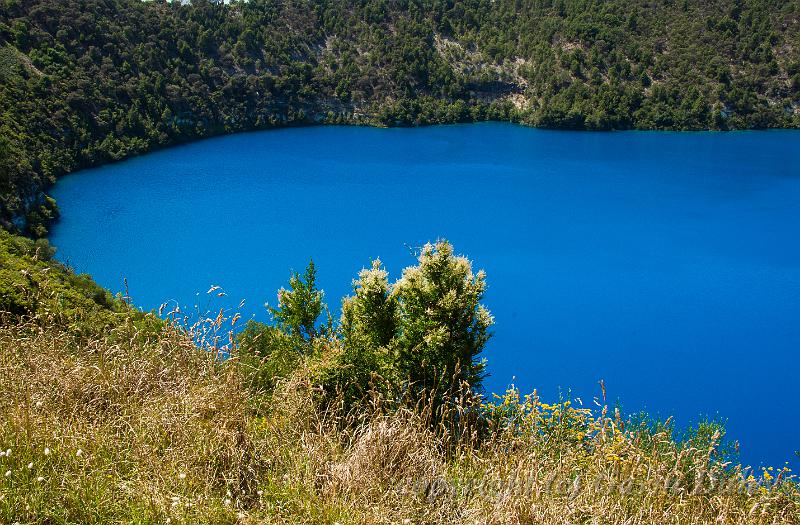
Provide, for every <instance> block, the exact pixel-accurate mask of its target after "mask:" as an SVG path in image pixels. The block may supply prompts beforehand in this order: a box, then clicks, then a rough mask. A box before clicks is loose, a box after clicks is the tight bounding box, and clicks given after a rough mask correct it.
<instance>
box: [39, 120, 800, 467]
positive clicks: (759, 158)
mask: <svg viewBox="0 0 800 525" xmlns="http://www.w3.org/2000/svg"><path fill="white" fill-rule="evenodd" d="M54 196H55V198H56V199H57V201H58V203H59V205H60V207H61V211H62V215H63V217H62V219H61V221H60V222H59V223H58V224H57V225H56V226H55V227H54V228H53V232H52V236H51V242H52V243H53V244H54V245H55V246H57V247H58V250H59V252H58V253H59V257H60V258H61V259H62V260H64V261H67V262H68V263H69V264H71V265H72V266H73V267H74V268H75V269H76V270H78V271H82V272H88V273H90V274H91V275H93V276H94V277H95V279H96V280H97V281H98V282H99V283H100V284H102V285H104V286H106V287H108V288H110V289H111V290H113V291H120V290H122V289H123V277H127V279H128V283H129V286H130V293H131V295H132V297H133V299H134V302H135V303H136V304H137V305H140V306H141V307H143V308H146V309H152V308H157V307H158V306H159V305H160V304H161V303H163V302H165V301H167V300H175V301H178V302H180V303H181V304H183V305H184V306H185V307H188V308H189V309H192V308H194V305H199V308H206V307H208V306H210V307H211V308H212V309H213V308H218V307H219V306H220V305H222V304H227V305H231V304H238V302H239V300H240V299H246V305H245V307H244V314H245V316H247V317H249V316H255V317H256V318H257V319H259V320H267V316H266V313H265V310H264V308H263V303H264V302H265V301H270V302H274V301H275V292H276V290H277V289H278V288H279V287H280V286H281V285H283V284H285V282H286V280H287V278H288V276H289V270H290V269H297V270H302V269H303V268H304V267H305V265H306V263H307V262H308V259H309V257H313V258H314V261H315V262H316V264H317V267H318V270H319V279H320V282H321V285H322V286H323V288H324V289H325V290H326V296H327V300H328V303H329V304H330V305H331V307H332V308H333V309H334V310H338V307H339V305H340V298H341V297H342V296H343V295H345V294H346V293H348V292H349V291H350V283H351V280H352V279H353V278H354V277H355V276H356V273H357V271H358V270H359V269H360V268H362V267H364V266H367V265H368V264H369V262H370V260H371V258H374V257H378V256H380V257H381V258H382V260H383V261H384V262H385V263H386V265H387V268H388V269H389V271H390V272H391V274H392V276H393V278H397V277H399V275H400V272H401V270H402V268H403V267H405V266H407V265H411V264H413V263H414V259H413V257H412V256H411V250H412V249H413V247H414V246H419V245H421V244H423V243H425V242H426V241H430V240H436V239H437V238H440V237H444V238H447V239H449V240H450V241H452V242H453V244H454V245H455V247H456V250H457V251H458V252H460V253H463V254H465V255H468V256H469V257H470V258H471V259H472V260H474V261H475V262H476V265H477V266H478V267H481V268H484V269H485V270H486V272H487V274H488V282H489V289H488V292H487V295H486V299H485V302H486V303H487V305H488V307H489V308H490V309H491V310H492V313H493V314H494V315H495V318H496V326H495V337H494V339H493V340H492V341H491V342H490V344H489V346H488V349H487V351H486V352H485V354H484V355H485V357H486V358H487V359H488V361H489V370H490V372H491V377H490V378H489V379H488V380H487V383H486V386H487V387H488V389H489V390H493V391H502V390H503V389H505V387H506V386H507V385H508V384H510V383H511V382H514V383H515V384H516V385H517V386H519V387H520V388H521V389H523V390H524V391H530V390H532V389H533V388H537V389H539V392H540V393H541V395H542V396H543V397H544V398H545V399H546V400H555V399H556V398H557V397H558V395H559V392H563V393H564V394H565V395H566V394H567V392H568V391H569V390H570V389H571V393H572V394H571V395H572V396H581V397H582V399H583V400H584V403H588V404H591V399H592V397H594V396H599V387H598V383H597V382H598V380H599V379H601V378H602V379H604V380H605V383H606V385H607V388H608V393H609V396H610V397H611V398H612V399H617V398H618V399H619V400H620V401H621V402H622V405H623V409H624V410H625V411H627V412H633V411H638V410H641V409H646V410H648V411H650V412H651V413H654V414H659V415H661V416H662V417H666V416H668V415H675V416H676V418H677V419H678V421H679V422H680V423H682V424H687V423H692V422H694V421H697V419H698V417H700V416H703V415H708V416H711V417H716V416H719V417H721V418H723V419H727V420H728V430H729V435H730V436H732V437H733V438H736V439H739V440H740V441H741V442H742V448H741V451H742V460H743V461H745V462H749V463H752V464H753V465H757V464H759V463H762V462H764V463H768V464H774V465H776V466H780V465H783V462H784V461H786V460H790V461H792V462H793V464H794V465H795V466H797V465H798V464H799V463H800V460H798V458H797V456H795V455H794V451H795V450H798V449H800V393H798V377H800V358H799V354H798V349H800V243H799V242H798V240H800V133H798V132H789V131H785V132H783V131H773V132H743V133H642V132H630V133H627V132H626V133H577V132H550V131H541V130H534V129H528V128H524V127H519V126H514V125H507V124H476V125H461V126H442V127H430V128H421V129H388V130H386V129H369V128H347V127H313V128H301V129H288V130H280V131H267V132H259V133H249V134H241V135H235V136H229V137H223V138H218V139H212V140H207V141H203V142H198V143H194V144H191V145H187V146H181V147H176V148H173V149H169V150H165V151H160V152H157V153H152V154H149V155H146V156H143V157H140V158H136V159H132V160H129V161H125V162H122V163H118V164H113V165H109V166H105V167H101V168H98V169H93V170H87V171H84V172H81V173H77V174H74V175H70V176H68V177H66V178H64V179H63V180H61V181H60V182H59V183H58V184H57V185H56V187H55V189H54ZM212 284H215V285H220V286H222V287H223V289H224V290H225V291H226V292H227V294H228V297H229V302H228V303H220V302H219V300H215V301H214V302H212V303H211V304H210V305H209V302H208V301H209V296H208V295H206V293H205V292H206V290H207V289H208V288H209V286H210V285H212ZM197 294H199V295H197Z"/></svg>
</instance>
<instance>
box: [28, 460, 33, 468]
mask: <svg viewBox="0 0 800 525" xmlns="http://www.w3.org/2000/svg"><path fill="white" fill-rule="evenodd" d="M32 468H33V461H31V462H30V463H28V470H30V469H32Z"/></svg>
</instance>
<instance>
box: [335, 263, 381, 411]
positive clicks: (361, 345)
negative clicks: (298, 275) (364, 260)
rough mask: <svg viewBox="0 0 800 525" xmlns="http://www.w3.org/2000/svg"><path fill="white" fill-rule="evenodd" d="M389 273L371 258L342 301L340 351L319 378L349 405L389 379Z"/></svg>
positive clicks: (379, 387)
mask: <svg viewBox="0 0 800 525" xmlns="http://www.w3.org/2000/svg"><path fill="white" fill-rule="evenodd" d="M388 277H389V275H388V273H387V272H386V270H384V269H383V268H381V261H380V260H375V261H373V263H372V267H371V268H369V269H366V268H365V269H363V270H361V271H360V272H359V274H358V279H356V280H354V281H353V295H351V296H350V297H345V298H344V300H343V301H342V317H341V322H340V329H341V334H342V346H341V353H340V354H339V355H338V356H337V358H336V360H335V361H334V362H333V363H331V366H329V367H328V369H327V370H326V371H325V374H324V377H323V378H322V381H323V383H324V384H326V385H327V386H328V387H330V388H331V389H332V390H334V391H336V392H337V393H341V394H342V395H343V396H344V400H345V402H346V403H347V404H348V405H349V404H352V403H354V402H358V401H360V400H363V399H364V393H365V392H366V391H367V389H369V388H377V389H383V387H384V386H386V384H387V380H391V376H392V370H393V368H392V363H391V361H390V360H389V347H390V345H391V343H392V341H393V340H394V337H395V335H396V331H397V319H396V311H397V301H396V299H395V298H394V297H392V295H391V288H390V286H389V278H388Z"/></svg>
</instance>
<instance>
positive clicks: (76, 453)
mask: <svg viewBox="0 0 800 525" xmlns="http://www.w3.org/2000/svg"><path fill="white" fill-rule="evenodd" d="M75 455H76V456H78V457H81V456H82V455H83V450H81V449H78V451H77V452H75Z"/></svg>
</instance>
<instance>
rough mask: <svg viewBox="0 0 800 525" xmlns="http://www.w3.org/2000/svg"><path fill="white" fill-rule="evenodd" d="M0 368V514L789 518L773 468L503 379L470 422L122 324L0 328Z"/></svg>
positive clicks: (90, 517)
mask: <svg viewBox="0 0 800 525" xmlns="http://www.w3.org/2000/svg"><path fill="white" fill-rule="evenodd" d="M309 366H312V365H309ZM0 371H1V373H0V392H1V393H2V395H0V449H2V451H3V453H2V456H1V457H0V475H3V477H2V479H0V522H3V523H9V524H11V523H243V524H246V523H341V524H344V523H365V524H371V523H409V524H410V523H498V524H500V523H503V524H506V523H510V524H514V523H541V524H568V523H570V524H571V523H587V524H595V523H596V524H601V523H620V524H621V523H625V524H653V523H658V524H661V523H663V524H700V523H723V524H734V523H741V524H745V523H747V524H751V523H755V524H759V523H761V524H767V523H771V524H772V523H774V524H778V523H781V524H783V523H787V524H792V523H800V520H798V514H799V513H800V496H799V495H798V490H797V486H796V485H795V484H794V483H793V482H791V481H788V482H787V477H788V476H789V473H787V472H776V471H772V472H767V473H766V474H765V473H753V474H754V475H751V473H750V472H747V471H743V470H742V469H741V467H736V466H733V465H723V464H720V463H719V462H715V461H713V458H714V455H715V453H716V452H715V446H716V445H715V444H714V442H713V440H712V442H711V443H710V445H709V446H708V447H707V448H696V447H695V448H693V447H690V446H685V445H679V444H677V443H675V442H674V441H673V440H672V438H671V436H670V435H668V433H666V432H661V433H658V432H644V431H642V429H639V428H632V429H629V428H625V423H624V422H623V421H622V419H621V418H619V417H618V416H617V415H616V414H613V413H609V412H608V411H607V410H605V409H603V408H597V410H588V409H585V408H583V407H580V406H577V407H576V406H572V405H571V404H568V403H562V404H558V405H548V404H545V403H542V402H541V401H539V400H538V399H537V398H536V397H535V396H529V397H526V398H520V396H519V395H518V393H516V392H513V391H511V392H509V393H507V395H506V396H504V397H501V398H500V399H497V400H494V401H492V403H486V402H485V401H483V402H481V404H482V405H483V406H482V407H481V410H483V412H484V413H487V414H491V417H490V418H489V420H490V421H491V424H482V425H481V424H478V423H477V422H476V419H475V412H476V410H477V409H478V407H479V404H478V402H477V401H475V400H474V399H469V398H468V397H466V396H460V397H458V399H456V398H455V397H454V398H453V399H452V402H451V404H450V405H445V406H449V408H447V409H446V410H445V413H434V412H432V411H431V410H430V405H426V404H425V403H422V404H421V405H420V406H413V405H411V406H409V405H407V404H401V405H394V406H393V405H392V404H391V403H388V402H387V401H386V400H379V399H373V400H372V401H371V402H370V403H365V404H364V405H363V406H362V408H361V409H360V411H359V412H358V413H353V412H350V413H347V412H345V411H343V410H342V409H339V408H337V406H336V405H335V404H333V405H331V406H328V407H327V408H324V409H323V408H322V407H320V406H319V403H318V393H317V390H316V387H315V386H314V385H312V384H310V383H309V382H308V380H307V379H306V378H307V377H313V374H311V373H309V371H308V370H303V369H301V370H300V371H299V372H298V373H297V374H296V376H294V377H292V378H289V379H287V380H285V381H282V382H280V383H279V385H278V387H277V389H276V390H275V392H273V393H272V394H271V395H269V396H268V395H266V394H263V393H259V392H253V391H252V390H251V389H249V388H248V386H247V384H246V381H245V379H244V374H243V373H242V372H241V370H240V367H239V366H238V364H237V359H236V357H235V354H234V357H233V358H232V359H230V360H228V361H222V360H220V359H218V358H217V357H216V356H215V355H214V354H213V353H210V352H203V351H198V350H197V347H196V345H195V343H194V340H193V337H192V335H191V334H188V335H187V334H186V333H185V332H184V331H182V330H179V329H176V328H173V327H169V326H167V327H166V328H164V329H163V330H161V331H160V332H159V333H155V334H153V333H143V332H142V331H140V330H138V329H137V328H136V326H134V325H133V324H131V323H128V324H125V325H123V326H120V327H118V328H115V329H112V330H109V331H107V332H106V333H104V334H101V335H99V336H98V337H95V338H85V337H78V336H75V335H73V334H72V333H71V332H70V331H69V330H61V329H56V328H48V327H42V325H41V324H40V323H39V324H37V323H30V324H22V325H13V326H6V327H3V328H0ZM433 423H438V424H433ZM6 450H8V451H9V453H8V454H6V452H5V451H6Z"/></svg>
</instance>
